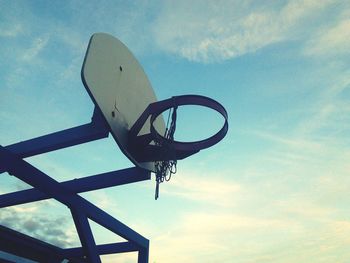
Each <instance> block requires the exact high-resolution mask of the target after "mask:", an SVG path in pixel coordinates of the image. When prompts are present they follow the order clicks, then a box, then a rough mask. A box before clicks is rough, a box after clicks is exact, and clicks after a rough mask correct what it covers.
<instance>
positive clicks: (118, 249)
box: [63, 242, 139, 258]
mask: <svg viewBox="0 0 350 263" xmlns="http://www.w3.org/2000/svg"><path fill="white" fill-rule="evenodd" d="M96 248H97V251H98V254H99V255H107V254H117V253H126V252H136V251H139V247H138V246H136V245H135V244H133V243H130V242H119V243H113V244H104V245H97V246H96ZM63 254H64V255H65V256H66V257H67V258H72V257H74V258H79V257H83V256H84V251H83V249H82V248H80V247H79V248H68V249H64V251H63Z"/></svg>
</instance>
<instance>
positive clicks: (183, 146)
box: [150, 95, 228, 151]
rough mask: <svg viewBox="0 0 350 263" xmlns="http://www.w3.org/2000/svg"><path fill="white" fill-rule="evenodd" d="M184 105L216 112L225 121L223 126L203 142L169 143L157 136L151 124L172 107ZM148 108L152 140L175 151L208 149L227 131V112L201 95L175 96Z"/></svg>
mask: <svg viewBox="0 0 350 263" xmlns="http://www.w3.org/2000/svg"><path fill="white" fill-rule="evenodd" d="M185 105H198V106H203V107H206V108H210V109H213V110H215V111H217V112H218V113H220V114H221V115H222V116H223V117H224V119H225V122H224V125H223V126H222V128H221V129H220V130H219V131H218V132H217V133H216V134H214V135H212V136H211V137H209V138H207V139H204V140H199V141H193V142H180V141H171V140H168V139H166V138H164V136H162V135H161V134H159V133H158V131H157V130H156V129H155V128H154V125H153V122H154V121H155V119H156V118H157V117H158V116H159V115H160V114H162V113H163V112H164V111H166V110H168V109H170V108H173V107H177V106H185ZM150 106H151V107H150V112H151V119H150V122H151V127H150V131H151V134H152V136H153V138H154V139H156V140H158V141H159V142H160V143H161V144H166V145H170V146H171V147H172V148H173V149H174V150H176V151H200V150H202V149H205V148H209V147H211V146H213V145H215V144H217V143H218V142H219V141H221V140H222V139H223V138H224V137H225V135H226V134H227V131H228V115H227V111H226V109H225V108H224V107H223V106H222V105H221V104H220V103H219V102H217V101H216V100H213V99H211V98H208V97H205V96H201V95H182V96H175V97H172V98H170V99H167V100H163V101H159V102H155V103H152V104H151V105H150Z"/></svg>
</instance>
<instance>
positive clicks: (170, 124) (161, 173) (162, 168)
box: [155, 106, 177, 200]
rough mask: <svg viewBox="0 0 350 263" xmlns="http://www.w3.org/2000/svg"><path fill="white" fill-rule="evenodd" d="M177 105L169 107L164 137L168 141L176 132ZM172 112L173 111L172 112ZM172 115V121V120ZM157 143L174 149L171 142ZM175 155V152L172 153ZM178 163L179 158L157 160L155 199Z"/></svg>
mask: <svg viewBox="0 0 350 263" xmlns="http://www.w3.org/2000/svg"><path fill="white" fill-rule="evenodd" d="M176 111H177V106H175V107H173V108H171V109H169V114H168V120H167V125H166V129H165V132H164V138H166V139H167V140H168V141H174V133H175V129H176V115H177V113H176ZM171 112H172V113H171ZM170 115H171V121H170ZM155 145H157V146H160V147H163V148H165V149H166V151H174V149H173V148H172V147H171V145H169V144H165V143H161V142H160V141H157V140H156V141H155ZM172 156H175V153H173V154H172ZM176 164H177V160H176V159H175V160H167V161H156V162H155V172H156V192H155V199H156V200H157V199H158V197H159V184H161V183H163V182H164V181H169V180H170V179H171V176H172V175H173V174H175V173H176V169H177V168H176Z"/></svg>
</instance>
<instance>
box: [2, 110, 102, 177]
mask: <svg viewBox="0 0 350 263" xmlns="http://www.w3.org/2000/svg"><path fill="white" fill-rule="evenodd" d="M108 134H109V128H108V126H107V124H106V121H105V120H104V119H103V117H102V116H101V113H99V111H98V110H97V109H95V111H94V115H93V117H92V121H91V123H88V124H84V125H80V126H77V127H74V128H70V129H66V130H62V131H58V132H54V133H51V134H47V135H43V136H40V137H37V138H33V139H30V140H27V141H22V142H18V143H15V144H11V145H8V146H6V147H5V148H6V149H7V150H9V151H10V152H12V153H13V154H15V155H17V156H18V157H21V158H26V157H30V156H34V155H38V154H42V153H46V152H51V151H55V150H59V149H63V148H67V147H70V146H74V145H78V144H82V143H86V142H91V141H95V140H99V139H103V138H106V137H108ZM3 172H5V170H4V167H3V166H2V165H1V164H0V173H3Z"/></svg>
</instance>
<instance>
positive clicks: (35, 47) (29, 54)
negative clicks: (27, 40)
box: [22, 37, 49, 61]
mask: <svg viewBox="0 0 350 263" xmlns="http://www.w3.org/2000/svg"><path fill="white" fill-rule="evenodd" d="M48 42H49V37H38V38H36V39H34V41H33V43H32V45H31V47H30V48H29V49H27V50H25V51H24V53H23V55H22V60H24V61H32V60H33V59H34V58H35V57H37V56H38V54H39V53H40V51H41V50H42V49H43V48H45V46H46V45H47V43H48Z"/></svg>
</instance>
